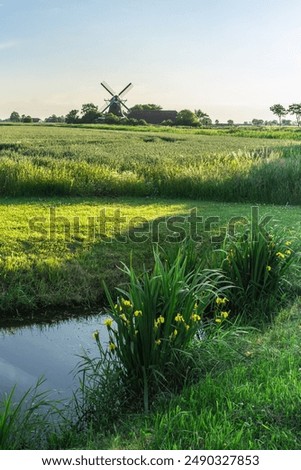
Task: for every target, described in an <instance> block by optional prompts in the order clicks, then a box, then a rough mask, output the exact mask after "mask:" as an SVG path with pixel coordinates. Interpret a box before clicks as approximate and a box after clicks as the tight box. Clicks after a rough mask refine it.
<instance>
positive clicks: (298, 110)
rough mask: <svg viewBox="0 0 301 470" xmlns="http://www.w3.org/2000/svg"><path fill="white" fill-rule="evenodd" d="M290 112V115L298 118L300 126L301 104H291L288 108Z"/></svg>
mask: <svg viewBox="0 0 301 470" xmlns="http://www.w3.org/2000/svg"><path fill="white" fill-rule="evenodd" d="M288 112H289V113H290V114H295V116H296V121H297V124H298V126H300V120H301V103H299V104H298V103H294V104H290V105H289V107H288Z"/></svg>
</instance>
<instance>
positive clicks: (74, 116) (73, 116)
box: [65, 109, 79, 124]
mask: <svg viewBox="0 0 301 470" xmlns="http://www.w3.org/2000/svg"><path fill="white" fill-rule="evenodd" d="M78 112H79V111H78V109H72V110H71V111H69V113H68V114H66V117H65V121H66V123H67V124H74V123H75V122H78V120H79V116H78Z"/></svg>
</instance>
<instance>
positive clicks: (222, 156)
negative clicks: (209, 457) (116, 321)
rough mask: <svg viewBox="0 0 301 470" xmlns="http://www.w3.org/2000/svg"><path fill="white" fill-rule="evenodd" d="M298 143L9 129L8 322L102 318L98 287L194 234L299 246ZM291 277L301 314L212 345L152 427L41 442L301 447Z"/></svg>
mask: <svg viewBox="0 0 301 470" xmlns="http://www.w3.org/2000/svg"><path fill="white" fill-rule="evenodd" d="M300 135H301V133H300V131H299V130H293V129H283V130H278V129H239V128H233V129H213V130H211V129H200V130H199V129H191V130H189V129H176V130H175V129H172V128H168V129H165V128H159V127H158V128H157V127H150V128H145V127H137V128H123V127H121V126H120V127H114V126H107V127H105V126H80V127H77V126H70V127H68V126H40V125H10V126H6V125H1V126H0V197H1V200H0V322H1V324H2V325H8V324H9V323H10V322H16V321H28V320H29V319H30V321H32V320H34V321H39V320H41V319H43V318H44V317H46V316H47V315H49V314H50V316H54V315H55V313H56V312H59V314H60V315H65V314H66V312H68V313H72V312H75V314H79V313H82V312H83V311H89V312H91V311H100V310H101V309H102V306H103V304H104V290H103V285H102V282H103V281H105V282H106V283H107V285H108V287H109V289H110V290H111V291H112V290H113V288H114V287H116V286H117V285H119V284H120V283H121V282H123V281H124V280H125V278H124V276H123V274H122V272H121V271H120V270H119V269H118V267H119V266H120V264H121V262H125V263H127V264H129V263H130V260H132V263H133V266H134V267H135V268H136V269H137V270H138V271H139V272H142V271H143V269H144V266H146V267H147V268H148V267H150V265H151V263H152V249H153V246H154V244H160V245H163V246H164V247H165V248H168V249H172V247H173V245H179V244H181V242H182V241H183V239H184V238H185V237H189V236H190V237H191V236H192V235H193V237H195V236H198V237H199V239H198V243H199V244H202V243H203V242H204V243H208V241H209V242H210V241H211V242H212V244H213V246H216V247H219V246H220V244H221V241H222V239H223V237H224V235H225V233H227V232H228V233H229V232H231V230H232V231H233V229H234V230H236V229H237V230H238V229H239V227H241V225H245V224H246V225H247V227H249V228H250V227H251V226H252V221H254V218H255V219H256V220H257V219H258V221H259V223H260V221H262V220H263V227H264V228H267V229H268V230H269V231H270V230H271V231H277V232H278V233H284V235H285V239H286V240H288V241H289V243H290V241H291V240H294V243H295V244H296V246H297V248H298V249H299V247H300V229H301V227H300V225H301V219H300V207H301V189H300V177H301V158H300V156H301V155H300V154H301V145H300V143H299V141H300ZM193 214H194V216H195V215H196V214H197V216H198V224H197V226H196V225H195V222H193V223H192V222H191V217H192V215H193ZM265 217H268V218H266V219H265ZM233 227H234V228H233ZM289 251H290V250H289ZM281 256H282V255H281ZM283 256H284V255H283ZM290 280H291V281H292V282H293V284H294V285H293V287H294V289H293V290H292V298H291V301H292V302H293V305H290V306H288V307H287V308H286V309H285V310H282V311H281V312H280V305H279V315H278V317H277V318H276V320H275V322H274V323H272V324H270V325H265V327H264V328H262V324H261V325H260V326H259V325H258V329H256V330H255V329H254V328H253V329H252V328H250V327H249V326H244V328H243V329H241V328H240V329H238V328H237V325H234V326H233V328H229V330H225V331H224V330H221V334H220V336H218V335H217V336H216V337H215V338H214V340H213V341H212V344H211V343H210V344H207V345H206V347H205V349H204V351H202V354H201V356H200V357H202V359H201V363H200V365H199V366H200V369H201V370H202V377H201V380H200V381H199V382H198V383H196V384H194V385H192V386H191V384H188V385H187V387H184V389H183V391H182V393H181V394H180V395H171V396H170V395H169V396H167V397H164V396H163V397H161V400H158V402H156V403H154V406H153V407H152V412H151V413H150V414H149V415H148V416H145V415H141V414H138V415H135V416H131V415H128V413H127V411H126V412H125V415H124V416H121V421H118V424H117V425H116V426H117V427H116V426H114V425H112V423H111V422H109V421H108V422H107V428H106V429H105V426H104V428H103V429H97V430H95V429H93V430H92V431H91V429H90V431H89V429H85V430H84V431H83V432H81V433H77V431H76V432H74V431H73V429H72V427H68V428H67V429H64V430H62V432H61V433H59V435H58V436H55V435H54V434H52V435H51V436H50V438H49V442H48V444H47V445H48V446H49V447H51V448H87V449H89V448H90V449H97V448H98V449H99V448H111V449H112V448H144V449H156V448H157V449H160V448H164V449H185V448H186V449H189V448H191V449H198V448H206V449H231V448H233V449H234V448H236V449H243V448H244V449H264V448H267V449H281V448H283V449H297V448H300V442H301V430H300V419H299V418H300V416H299V415H300V413H299V409H300V393H301V392H300V359H299V357H300V350H299V343H300V331H301V329H300V314H299V312H300V304H299V300H298V299H297V295H298V293H299V292H300V288H299V284H300V279H299V278H298V277H295V273H294V276H293V273H291V275H290ZM102 423H105V417H104V419H102ZM104 429H105V431H104ZM117 429H118V430H117ZM32 445H33V446H34V445H35V443H32Z"/></svg>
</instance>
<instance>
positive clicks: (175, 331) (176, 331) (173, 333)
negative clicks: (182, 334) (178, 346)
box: [172, 329, 178, 337]
mask: <svg viewBox="0 0 301 470" xmlns="http://www.w3.org/2000/svg"><path fill="white" fill-rule="evenodd" d="M177 334H178V330H176V329H174V330H173V332H172V335H173V336H174V337H176V336H177Z"/></svg>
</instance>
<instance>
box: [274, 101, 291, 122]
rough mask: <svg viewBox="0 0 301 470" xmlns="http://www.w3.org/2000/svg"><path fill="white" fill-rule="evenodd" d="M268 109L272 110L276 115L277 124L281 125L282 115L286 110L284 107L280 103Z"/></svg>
mask: <svg viewBox="0 0 301 470" xmlns="http://www.w3.org/2000/svg"><path fill="white" fill-rule="evenodd" d="M270 111H272V113H273V114H275V116H278V119H279V126H281V123H282V116H285V115H286V114H287V113H288V111H287V110H286V109H285V107H284V106H282V104H274V105H273V106H271V107H270Z"/></svg>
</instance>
